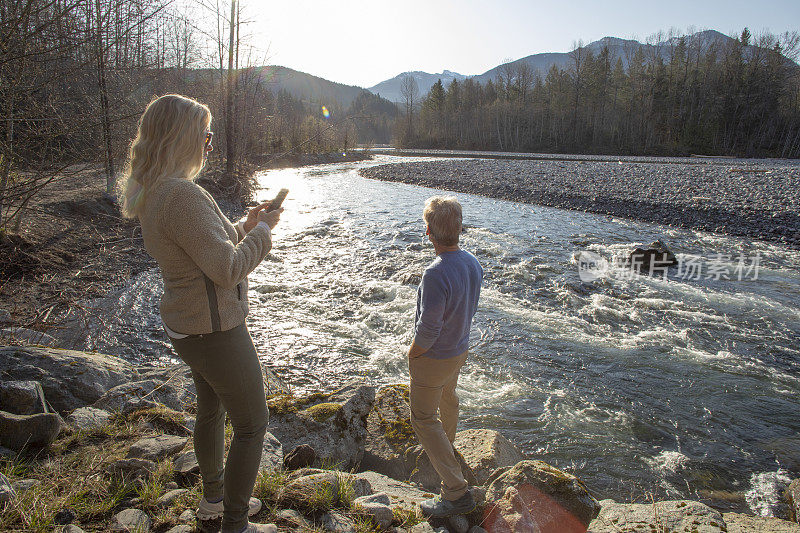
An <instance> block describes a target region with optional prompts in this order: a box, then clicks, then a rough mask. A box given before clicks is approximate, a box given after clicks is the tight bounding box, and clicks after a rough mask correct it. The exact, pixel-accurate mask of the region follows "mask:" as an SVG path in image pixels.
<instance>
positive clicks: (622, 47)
mask: <svg viewBox="0 0 800 533" xmlns="http://www.w3.org/2000/svg"><path fill="white" fill-rule="evenodd" d="M683 38H685V39H686V42H687V45H689V46H696V45H698V44H699V45H700V47H701V49H704V47H708V46H712V45H715V44H724V43H728V42H731V41H733V40H734V39H733V38H732V37H729V36H727V35H725V34H724V33H722V32H719V31H717V30H702V31H698V32H695V33H693V34H690V35H686V36H683ZM679 39H681V37H671V38H668V39H666V40H663V41H659V42H657V43H653V44H650V43H642V42H640V41H638V40H636V39H623V38H620V37H612V36H605V37H602V38H600V39H598V40H596V41H592V42H591V43H589V44H587V45H585V46H583V48H584V49H585V50H586V51H589V52H592V54H593V55H595V56H597V55H598V54H599V53H600V51H601V50H602V49H603V48H604V47H608V49H609V52H610V54H611V56H612V57H613V58H614V61H616V58H621V59H622V63H623V67H625V68H627V67H628V62H629V60H630V58H632V57H633V55H634V53H635V52H636V49H637V48H641V49H642V50H643V51H644V53H645V55H648V54H655V55H658V56H660V57H662V58H663V59H667V58H668V57H669V56H668V54H669V52H670V50H671V49H673V48H674V47H675V46H677V43H678V40H679ZM748 48H749V49H753V48H755V46H754V45H748ZM570 53H571V52H541V53H538V54H531V55H528V56H525V57H521V58H519V59H515V60H513V61H508V62H505V63H502V64H500V65H497V66H496V67H493V68H491V69H489V70H487V71H486V72H484V73H482V74H474V75H464V74H458V73H454V72H452V71H449V70H444V71H443V72H442V74H430V73H427V72H423V71H411V72H403V73H401V74H398V75H397V76H395V77H394V78H390V79H388V80H384V81H382V82H380V83H378V84H376V85H373V86H372V87H368V88H367V90H368V91H370V92H372V93H373V94H378V93H380V96H381V97H382V98H386V99H387V100H390V101H393V102H401V101H403V98H402V95H401V93H400V82H401V80H402V78H403V77H404V76H405V75H407V74H411V75H412V76H414V79H415V80H416V81H417V85H418V86H419V92H420V96H424V95H425V94H426V93H427V92H428V91H429V90H430V87H431V86H432V85H433V84H434V83H436V81H437V80H438V79H440V78H441V80H442V83H443V84H444V85H445V87H446V86H448V85H449V84H450V83H451V82H452V81H453V79H454V76H451V77H449V78H448V77H446V76H443V74H445V73H447V74H455V75H456V76H458V80H459V81H461V80H463V79H466V78H471V79H473V80H474V81H477V82H480V83H481V84H484V83H486V82H487V81H489V80H495V79H496V78H497V76H498V75H499V74H500V73H501V72H502V71H503V70H504V69H506V68H509V67H512V68H514V67H517V66H519V65H521V64H527V65H528V66H529V67H530V68H531V70H532V71H533V73H534V74H536V73H539V75H541V76H542V77H544V76H546V75H547V71H549V70H550V68H552V67H553V66H554V65H555V66H557V67H559V68H561V69H563V68H566V67H567V66H568V65H569V64H570V62H571V57H570Z"/></svg>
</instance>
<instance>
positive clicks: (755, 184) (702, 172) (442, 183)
mask: <svg viewBox="0 0 800 533" xmlns="http://www.w3.org/2000/svg"><path fill="white" fill-rule="evenodd" d="M623 159H624V158H621V159H620V160H619V161H556V160H551V161H507V160H497V159H494V160H492V159H480V160H452V159H446V160H441V161H425V162H412V163H398V164H389V165H380V166H376V167H370V168H366V169H363V170H361V173H362V174H363V175H364V176H365V177H367V178H373V179H379V180H385V181H399V182H403V183H412V184H415V185H423V186H426V187H433V188H437V189H446V190H451V191H459V192H467V193H473V194H479V195H482V196H489V197H492V198H501V199H504V200H512V201H515V202H527V203H532V204H541V205H546V206H551V207H561V208H565V209H576V210H581V211H589V212H592V213H600V214H607V215H614V216H621V217H626V218H633V219H638V220H644V221H646V222H654V223H658V224H670V225H674V226H683V227H687V228H692V229H699V230H705V231H713V232H720V233H727V234H730V235H739V236H746V237H751V238H758V239H763V240H767V241H775V242H782V243H787V244H790V245H792V246H797V247H800V187H798V183H800V165H797V164H795V163H791V162H779V161H766V160H765V161H759V162H758V163H757V164H754V163H750V162H748V161H746V160H742V161H738V160H737V161H726V160H722V161H716V162H714V163H711V162H708V161H706V162H705V163H702V164H698V163H696V162H691V161H689V160H685V159H674V160H670V161H671V162H670V163H658V162H644V161H641V160H628V159H625V160H623Z"/></svg>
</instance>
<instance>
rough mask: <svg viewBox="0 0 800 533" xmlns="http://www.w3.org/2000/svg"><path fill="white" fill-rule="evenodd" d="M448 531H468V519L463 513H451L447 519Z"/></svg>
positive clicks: (465, 532)
mask: <svg viewBox="0 0 800 533" xmlns="http://www.w3.org/2000/svg"><path fill="white" fill-rule="evenodd" d="M447 523H448V525H449V526H450V528H449V529H450V531H453V532H454V533H467V531H469V519H467V517H466V516H465V515H463V514H457V515H453V516H451V517H450V518H448V519H447Z"/></svg>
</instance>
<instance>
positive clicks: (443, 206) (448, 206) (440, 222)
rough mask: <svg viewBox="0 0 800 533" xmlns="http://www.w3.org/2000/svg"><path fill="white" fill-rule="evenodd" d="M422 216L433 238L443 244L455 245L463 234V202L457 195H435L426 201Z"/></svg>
mask: <svg viewBox="0 0 800 533" xmlns="http://www.w3.org/2000/svg"><path fill="white" fill-rule="evenodd" d="M422 218H423V220H425V224H427V225H428V229H429V230H430V232H431V236H432V237H433V240H434V241H436V242H437V243H438V244H440V245H442V246H455V245H456V244H458V238H459V236H460V235H461V204H460V203H458V200H456V198H455V196H433V197H431V198H428V200H427V201H426V202H425V210H424V211H422Z"/></svg>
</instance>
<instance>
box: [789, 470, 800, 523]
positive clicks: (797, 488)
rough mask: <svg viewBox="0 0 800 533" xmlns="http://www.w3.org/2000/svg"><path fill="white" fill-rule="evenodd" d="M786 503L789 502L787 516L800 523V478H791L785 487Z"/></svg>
mask: <svg viewBox="0 0 800 533" xmlns="http://www.w3.org/2000/svg"><path fill="white" fill-rule="evenodd" d="M785 494H786V503H787V504H789V518H791V519H792V520H794V521H795V522H798V523H800V479H793V480H792V482H791V483H789V486H788V487H786V492H785Z"/></svg>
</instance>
